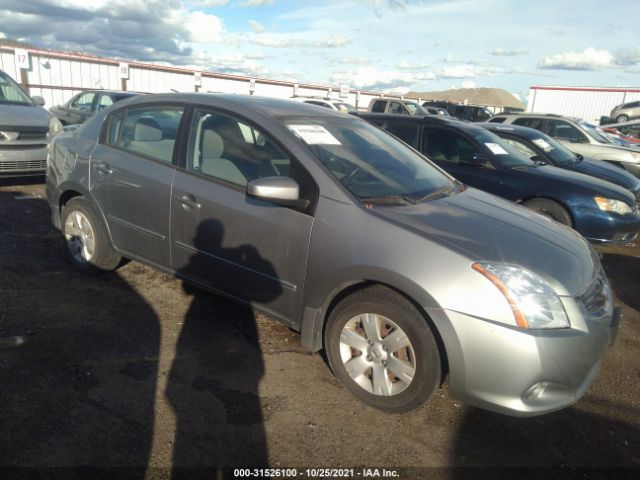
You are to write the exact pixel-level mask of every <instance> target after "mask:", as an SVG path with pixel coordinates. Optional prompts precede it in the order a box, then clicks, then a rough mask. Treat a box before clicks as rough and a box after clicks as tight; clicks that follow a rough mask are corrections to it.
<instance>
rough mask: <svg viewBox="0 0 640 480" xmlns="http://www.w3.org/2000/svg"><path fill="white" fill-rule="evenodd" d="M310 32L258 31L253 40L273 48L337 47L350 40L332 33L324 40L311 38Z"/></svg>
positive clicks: (257, 43)
mask: <svg viewBox="0 0 640 480" xmlns="http://www.w3.org/2000/svg"><path fill="white" fill-rule="evenodd" d="M309 36H310V35H309V33H308V32H303V33H272V32H266V33H258V34H255V35H254V36H253V37H252V39H251V41H252V42H253V43H255V44H256V45H261V46H263V47H273V48H293V47H302V48H304V47H307V48H336V47H342V46H344V45H347V44H348V43H349V42H350V40H349V38H347V37H345V36H344V35H331V36H329V37H328V38H326V39H324V40H314V39H309Z"/></svg>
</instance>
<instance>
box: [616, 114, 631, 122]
mask: <svg viewBox="0 0 640 480" xmlns="http://www.w3.org/2000/svg"><path fill="white" fill-rule="evenodd" d="M627 120H629V115H625V114H622V115H618V116H617V117H616V122H617V123H622V122H626V121H627Z"/></svg>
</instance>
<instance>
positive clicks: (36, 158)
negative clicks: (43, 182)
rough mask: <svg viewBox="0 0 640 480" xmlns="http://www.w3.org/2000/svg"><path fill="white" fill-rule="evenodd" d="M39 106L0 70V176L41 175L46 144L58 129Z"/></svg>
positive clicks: (43, 170)
mask: <svg viewBox="0 0 640 480" xmlns="http://www.w3.org/2000/svg"><path fill="white" fill-rule="evenodd" d="M42 105H44V99H43V98H42V97H33V98H31V97H30V96H29V95H28V94H27V93H26V92H25V91H24V90H23V89H22V87H21V86H20V85H18V84H17V83H16V82H15V81H14V80H13V79H12V78H11V77H10V76H9V75H7V74H6V73H5V72H3V71H2V70H0V176H14V175H29V174H37V175H42V174H44V172H45V168H46V164H47V144H48V142H49V140H50V139H51V138H52V137H53V136H55V135H56V134H57V133H58V132H60V131H62V125H61V124H60V122H59V121H58V120H57V119H56V118H55V117H54V116H53V115H51V114H50V113H49V112H47V111H46V110H45V109H44V108H42Z"/></svg>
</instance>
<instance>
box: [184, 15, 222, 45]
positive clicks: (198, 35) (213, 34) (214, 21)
mask: <svg viewBox="0 0 640 480" xmlns="http://www.w3.org/2000/svg"><path fill="white" fill-rule="evenodd" d="M187 28H188V30H189V31H190V32H191V39H192V40H193V41H194V42H198V43H214V42H218V41H219V40H220V38H221V36H222V32H223V30H224V27H223V25H222V20H220V18H219V17H216V16H215V15H209V14H208V13H203V12H191V13H190V14H189V18H188V20H187Z"/></svg>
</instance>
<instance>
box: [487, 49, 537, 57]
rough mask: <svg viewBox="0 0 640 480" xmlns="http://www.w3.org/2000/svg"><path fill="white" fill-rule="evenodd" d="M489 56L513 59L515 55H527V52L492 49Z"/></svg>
mask: <svg viewBox="0 0 640 480" xmlns="http://www.w3.org/2000/svg"><path fill="white" fill-rule="evenodd" d="M489 53H490V54H491V55H496V56H499V57H515V56H517V55H526V54H527V53H529V52H528V51H527V50H518V49H507V48H494V49H493V50H491V51H490V52H489Z"/></svg>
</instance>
